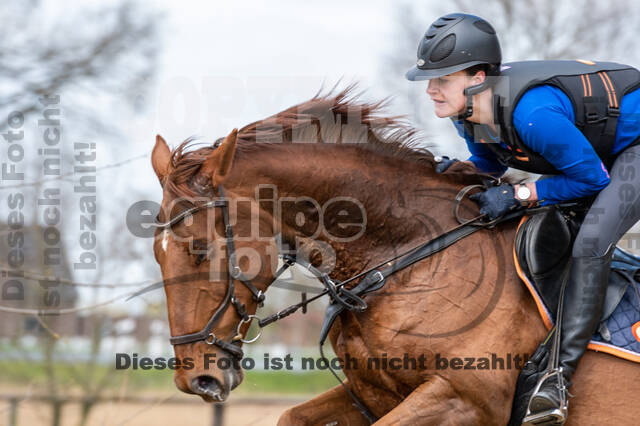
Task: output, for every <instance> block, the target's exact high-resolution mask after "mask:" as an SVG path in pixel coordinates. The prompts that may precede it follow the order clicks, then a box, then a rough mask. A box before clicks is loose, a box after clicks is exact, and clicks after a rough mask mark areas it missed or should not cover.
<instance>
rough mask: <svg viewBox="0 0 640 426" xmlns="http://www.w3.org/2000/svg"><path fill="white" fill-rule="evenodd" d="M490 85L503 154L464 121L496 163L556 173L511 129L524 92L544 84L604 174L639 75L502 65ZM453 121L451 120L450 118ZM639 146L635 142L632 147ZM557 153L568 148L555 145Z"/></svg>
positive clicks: (559, 64)
mask: <svg viewBox="0 0 640 426" xmlns="http://www.w3.org/2000/svg"><path fill="white" fill-rule="evenodd" d="M494 78H495V79H496V81H495V83H494V86H493V114H494V120H495V123H496V127H497V128H498V129H499V132H500V133H499V135H498V136H499V138H500V140H501V141H502V142H504V143H505V144H506V145H507V146H508V149H506V148H503V147H501V146H500V144H498V143H488V142H492V141H493V138H491V137H490V135H489V134H488V133H487V130H486V126H483V125H477V124H476V123H472V122H470V121H467V120H464V121H463V123H464V126H465V129H466V130H467V132H468V133H469V134H470V135H472V136H473V138H474V141H475V142H481V143H486V145H485V146H486V147H487V148H488V149H490V150H491V151H492V152H494V153H495V155H496V157H497V158H498V161H499V162H500V163H502V164H503V165H505V166H507V167H513V168H516V169H520V170H524V171H528V172H531V173H539V174H560V172H559V171H558V170H557V169H556V168H555V167H554V166H553V165H552V164H551V163H549V162H548V161H547V160H546V159H545V158H544V157H542V156H541V155H540V154H538V153H536V152H535V151H533V150H532V149H531V148H529V147H528V146H527V145H525V144H524V143H523V142H522V140H521V139H520V137H519V136H518V134H517V133H516V129H515V128H514V125H513V111H514V109H515V107H516V105H517V104H518V101H519V100H520V98H521V97H522V95H523V94H524V93H525V92H526V91H527V90H529V89H531V88H533V87H535V86H540V85H543V84H548V85H552V86H555V87H557V88H559V89H560V90H562V91H563V92H564V93H565V94H566V95H567V96H568V97H569V99H570V100H571V103H572V105H573V110H574V114H575V125H576V127H577V128H578V129H579V130H580V131H581V132H582V133H583V134H584V136H585V137H586V138H587V140H588V141H589V142H590V143H591V145H592V146H593V148H594V150H595V151H596V153H597V154H598V156H599V157H600V159H601V160H602V162H603V163H604V164H605V166H606V167H607V168H608V169H610V168H611V165H612V164H613V161H614V159H615V158H614V156H612V155H611V150H612V148H613V143H614V141H615V136H616V126H617V123H618V116H619V115H620V101H621V99H622V97H623V96H624V95H625V94H626V93H628V92H630V91H632V90H634V89H636V88H638V87H640V71H638V70H637V69H635V68H633V67H631V66H628V65H622V64H617V63H614V62H591V61H583V60H576V61H523V62H510V63H506V64H503V66H502V70H501V72H500V75H499V76H498V77H494ZM453 119H454V120H456V119H455V118H453ZM639 142H640V138H639V139H638V140H636V142H635V143H634V144H636V143H639ZM558 149H572V148H571V147H570V146H563V145H562V143H561V142H560V144H559V147H558Z"/></svg>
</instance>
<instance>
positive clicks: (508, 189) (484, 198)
mask: <svg viewBox="0 0 640 426" xmlns="http://www.w3.org/2000/svg"><path fill="white" fill-rule="evenodd" d="M469 199H470V200H473V201H475V202H476V203H478V206H480V213H482V214H486V215H487V216H489V219H490V220H494V219H497V218H499V217H500V216H502V215H504V214H505V213H507V212H510V211H511V210H514V209H516V208H518V207H520V202H519V201H518V200H516V199H515V198H514V192H513V186H512V185H511V184H508V183H504V184H502V185H500V186H492V187H491V188H489V189H487V190H486V191H484V192H479V193H477V194H473V195H471V196H470V197H469Z"/></svg>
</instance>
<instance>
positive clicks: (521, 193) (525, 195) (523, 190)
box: [518, 186, 531, 200]
mask: <svg viewBox="0 0 640 426" xmlns="http://www.w3.org/2000/svg"><path fill="white" fill-rule="evenodd" d="M530 196H531V190H530V189H529V188H527V187H526V186H521V187H520V188H518V198H519V199H520V200H527V199H529V197H530Z"/></svg>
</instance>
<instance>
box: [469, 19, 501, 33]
mask: <svg viewBox="0 0 640 426" xmlns="http://www.w3.org/2000/svg"><path fill="white" fill-rule="evenodd" d="M473 26H474V27H476V28H477V29H479V30H480V31H484V32H485V33H487V34H495V33H496V31H495V30H494V29H493V28H492V27H491V25H489V24H488V23H487V21H475V22H474V23H473Z"/></svg>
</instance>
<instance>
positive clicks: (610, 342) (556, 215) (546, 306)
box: [513, 206, 640, 363]
mask: <svg viewBox="0 0 640 426" xmlns="http://www.w3.org/2000/svg"><path fill="white" fill-rule="evenodd" d="M585 213H586V209H584V208H580V207H578V208H575V206H574V207H568V208H567V207H558V206H549V207H545V208H542V209H540V210H539V211H538V212H537V213H534V214H532V215H530V216H525V217H523V218H522V219H521V221H520V225H519V226H518V230H517V232H516V237H515V244H514V253H513V255H514V262H515V266H516V270H517V272H518V275H519V276H520V278H521V279H522V281H523V282H524V284H525V286H526V287H527V289H528V290H529V292H530V293H531V295H532V296H533V298H534V300H535V303H536V305H537V308H538V312H539V313H540V316H541V317H542V321H543V322H544V323H545V326H546V327H547V329H551V328H552V327H553V324H555V321H556V318H555V317H556V313H557V308H558V301H559V296H560V287H561V283H562V279H563V276H564V274H565V273H568V268H567V266H568V262H569V260H570V259H571V250H572V247H573V242H574V240H575V237H576V235H577V233H578V230H579V228H580V225H581V223H582V220H583V219H584V215H585ZM634 286H640V258H638V257H636V256H633V255H632V254H630V253H628V252H625V251H624V250H622V249H620V248H619V247H616V249H615V251H614V255H613V260H612V266H611V274H610V276H609V286H608V288H607V293H606V297H605V302H604V308H603V313H602V317H601V319H600V327H599V329H598V331H597V332H596V333H595V334H594V336H593V338H592V340H591V342H590V343H589V349H592V350H596V351H602V352H607V353H609V354H612V355H615V356H618V357H621V358H624V359H628V360H631V361H634V362H638V363H640V338H639V337H638V335H637V332H638V331H637V330H635V328H638V327H640V312H638V309H639V307H640V305H639V304H640V293H638V289H637V288H634ZM614 337H615V338H614Z"/></svg>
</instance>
